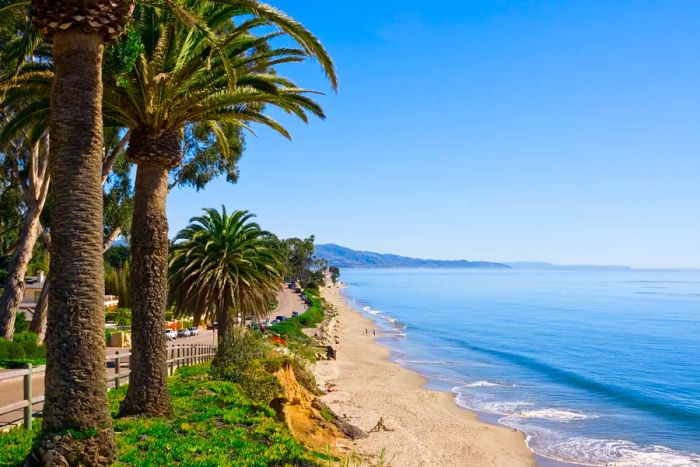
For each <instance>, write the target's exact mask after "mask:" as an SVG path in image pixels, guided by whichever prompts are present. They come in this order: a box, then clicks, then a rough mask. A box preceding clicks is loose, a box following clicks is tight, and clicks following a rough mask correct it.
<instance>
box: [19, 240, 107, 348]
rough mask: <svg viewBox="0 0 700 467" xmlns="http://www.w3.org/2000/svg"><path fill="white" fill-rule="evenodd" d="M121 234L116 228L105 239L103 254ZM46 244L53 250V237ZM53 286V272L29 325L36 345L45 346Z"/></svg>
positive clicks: (43, 289) (45, 282) (47, 276)
mask: <svg viewBox="0 0 700 467" xmlns="http://www.w3.org/2000/svg"><path fill="white" fill-rule="evenodd" d="M120 233H121V227H115V228H114V229H113V230H112V232H110V234H109V235H108V236H107V237H106V238H105V240H104V243H103V244H102V252H103V253H104V252H105V251H107V250H108V249H109V247H110V246H111V245H112V243H113V242H114V240H115V239H116V238H117V237H118V236H119V234H120ZM43 240H44V244H45V245H46V246H47V248H49V249H50V248H51V236H50V235H48V234H44V236H43ZM50 285H51V271H49V272H48V273H47V274H46V279H45V280H44V286H43V287H42V288H41V293H40V294H39V299H38V300H37V301H36V307H35V308H34V316H32V324H30V325H29V330H30V331H32V332H34V333H36V343H37V344H43V343H44V339H45V338H46V315H47V311H48V309H49V287H50Z"/></svg>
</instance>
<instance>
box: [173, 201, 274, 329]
mask: <svg viewBox="0 0 700 467" xmlns="http://www.w3.org/2000/svg"><path fill="white" fill-rule="evenodd" d="M204 211H205V213H206V214H205V215H203V216H200V217H195V218H192V219H190V225H189V226H188V227H186V228H185V229H183V230H182V231H180V232H179V233H178V234H177V236H176V237H175V240H174V244H173V251H172V255H171V259H170V272H169V282H170V295H171V301H172V302H173V303H174V305H175V308H176V310H178V311H179V312H180V313H181V314H183V315H192V314H193V315H194V318H195V320H197V321H199V320H200V319H202V318H204V319H205V320H210V321H214V320H216V321H217V322H218V329H219V342H220V343H221V342H223V341H225V340H226V339H227V337H228V336H229V333H230V328H231V326H232V325H233V324H234V323H235V319H233V318H232V317H235V316H237V315H240V316H242V317H245V316H248V315H253V316H255V317H257V318H260V317H263V316H264V315H265V314H267V312H268V311H269V309H268V307H269V304H270V301H271V300H272V299H273V298H274V296H275V293H276V292H277V290H278V289H279V285H280V284H281V282H282V267H283V264H282V257H281V256H280V254H279V252H277V251H276V250H274V249H273V248H271V244H270V242H269V241H268V240H267V239H268V236H269V233H268V232H265V231H263V230H261V229H260V226H259V225H258V224H256V223H255V222H251V221H250V220H251V218H253V217H254V216H253V215H252V214H250V213H248V211H234V212H233V213H231V215H227V214H226V208H225V207H222V212H221V213H219V212H218V211H216V210H215V209H205V210H204Z"/></svg>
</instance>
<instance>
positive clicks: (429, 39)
mask: <svg viewBox="0 0 700 467" xmlns="http://www.w3.org/2000/svg"><path fill="white" fill-rule="evenodd" d="M269 2H270V3H272V4H273V5H274V6H276V7H278V8H280V9H282V10H283V11H285V12H286V13H288V14H290V15H291V16H293V17H295V18H296V19H298V20H299V21H301V22H302V23H303V24H304V25H305V26H306V27H308V28H309V29H311V30H312V31H313V32H314V33H315V34H316V35H317V36H318V37H319V38H320V39H321V41H322V42H323V43H324V45H325V46H326V47H327V49H328V50H329V52H330V53H331V55H332V57H333V59H334V60H335V63H336V66H337V68H338V74H339V79H340V87H339V90H338V92H337V94H336V93H334V92H333V91H332V89H331V88H330V87H329V85H328V84H327V82H326V81H325V79H324V75H323V72H322V71H321V69H320V67H319V66H318V64H317V63H315V62H307V63H304V64H297V65H294V66H293V67H289V68H284V69H283V70H281V71H282V72H283V73H284V74H286V75H287V76H290V77H292V78H294V79H295V80H296V81H297V82H298V83H300V84H301V85H303V86H304V87H306V88H310V89H316V90H320V91H323V92H324V93H325V94H324V95H323V96H321V97H320V98H319V101H320V102H321V103H322V105H323V106H324V109H325V112H326V114H327V119H326V120H323V121H322V120H318V119H315V120H311V121H310V122H309V124H308V125H307V124H303V123H301V122H298V121H295V120H294V119H293V118H292V117H288V116H286V115H283V116H279V119H280V120H281V121H282V122H283V123H284V124H285V125H286V126H287V128H288V129H289V130H290V131H291V133H292V135H293V141H291V142H290V141H287V140H286V139H284V138H282V137H281V136H279V135H277V134H275V133H273V132H272V131H270V130H267V129H264V128H260V127H256V128H255V132H256V136H252V135H250V136H248V137H247V148H246V152H245V154H244V156H243V159H242V160H241V163H240V181H239V182H238V183H237V184H235V185H232V184H227V183H226V181H225V180H224V179H219V180H216V181H214V182H212V183H211V184H210V185H209V186H207V187H206V189H205V190H203V191H200V192H195V191H194V190H192V189H175V190H174V191H173V192H171V194H170V196H169V198H168V216H169V219H170V229H171V236H172V235H174V234H175V232H177V231H178V230H179V229H181V228H183V227H184V226H185V225H186V224H187V222H188V220H189V218H190V217H192V216H195V215H198V214H199V213H200V212H201V208H203V207H220V206H221V205H225V206H226V207H227V209H229V210H233V209H247V210H249V211H251V212H253V213H255V214H257V221H258V222H259V223H260V224H261V225H262V227H263V228H265V229H267V230H270V231H272V232H274V233H276V234H278V235H280V236H282V237H290V236H299V237H305V236H308V235H311V234H313V235H315V236H316V241H317V243H337V244H340V245H343V246H347V247H350V248H355V249H361V250H370V251H378V252H383V253H389V252H390V253H396V254H402V255H407V256H414V257H424V258H435V259H456V258H465V259H470V260H489V261H520V260H522V261H530V260H539V261H549V262H553V263H559V264H621V265H628V266H633V267H643V268H657V267H700V209H699V204H700V203H699V202H700V183H699V182H700V157H699V156H700V131H699V130H700V2H698V1H696V0H658V1H651V0H648V1H645V0H636V1H624V0H617V1H607V2H598V1H580V0H576V1H563V0H562V1H520V0H513V1H498V0H484V1H476V0H474V1H471V0H461V1H458V0H443V1H442V2H439V3H433V2H424V1H416V0H402V1H399V0H374V1H369V0H355V1H347V0H333V1H328V0H304V1H300V0H269Z"/></svg>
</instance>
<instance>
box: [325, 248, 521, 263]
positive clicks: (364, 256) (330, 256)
mask: <svg viewBox="0 0 700 467" xmlns="http://www.w3.org/2000/svg"><path fill="white" fill-rule="evenodd" d="M315 253H316V257H318V258H322V259H325V260H326V261H328V263H329V264H330V265H331V266H337V267H339V268H421V267H422V268H484V269H510V266H508V265H507V264H504V263H494V262H489V261H469V260H466V259H460V260H440V259H422V258H411V257H409V256H401V255H394V254H387V253H376V252H373V251H360V250H353V249H352V248H347V247H344V246H340V245H336V244H334V243H326V244H322V245H316V247H315Z"/></svg>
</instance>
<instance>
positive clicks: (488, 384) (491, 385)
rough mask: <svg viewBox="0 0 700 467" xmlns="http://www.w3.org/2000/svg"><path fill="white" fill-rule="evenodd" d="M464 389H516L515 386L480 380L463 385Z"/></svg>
mask: <svg viewBox="0 0 700 467" xmlns="http://www.w3.org/2000/svg"><path fill="white" fill-rule="evenodd" d="M462 387H463V388H514V387H515V384H503V383H494V382H492V381H486V380H480V381H474V382H472V383H466V384H463V385H462Z"/></svg>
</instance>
